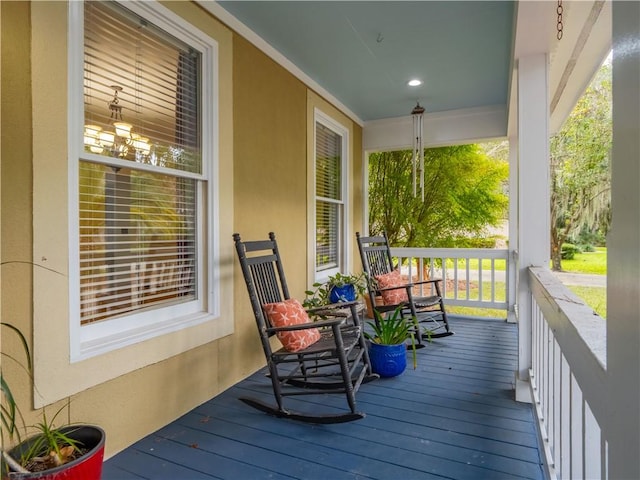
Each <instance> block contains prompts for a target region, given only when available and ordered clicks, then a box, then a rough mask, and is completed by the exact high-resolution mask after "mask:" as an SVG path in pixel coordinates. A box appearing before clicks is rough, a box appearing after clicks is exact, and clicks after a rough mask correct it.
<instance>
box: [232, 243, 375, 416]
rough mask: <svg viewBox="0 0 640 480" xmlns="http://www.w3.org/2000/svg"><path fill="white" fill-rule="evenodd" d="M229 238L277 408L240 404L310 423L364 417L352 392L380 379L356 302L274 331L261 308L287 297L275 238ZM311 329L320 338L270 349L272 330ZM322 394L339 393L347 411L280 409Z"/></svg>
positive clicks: (257, 402)
mask: <svg viewBox="0 0 640 480" xmlns="http://www.w3.org/2000/svg"><path fill="white" fill-rule="evenodd" d="M233 238H234V241H235V245H236V251H237V253H238V259H239V260H240V266H241V268H242V274H243V276H244V279H245V282H246V285H247V290H248V293H249V299H250V300H251V306H252V309H253V314H254V316H255V320H256V324H257V327H258V333H259V334H260V340H261V342H262V348H263V350H264V354H265V357H266V361H267V368H268V376H269V377H270V378H271V383H272V386H273V394H274V396H275V400H276V404H277V405H276V406H273V405H269V404H267V403H265V402H262V401H260V400H257V399H255V398H241V399H240V400H242V401H243V402H245V403H247V404H248V405H250V406H252V407H254V408H257V409H259V410H261V411H263V412H266V413H268V414H271V415H275V416H277V417H285V418H291V419H294V420H300V421H303V422H309V423H324V424H328V423H342V422H349V421H352V420H358V419H361V418H363V417H364V413H361V412H358V411H357V410H356V400H355V394H356V392H357V390H358V389H359V387H360V385H361V384H362V383H363V382H368V381H371V380H373V379H376V378H379V377H378V375H376V374H374V373H372V371H371V363H370V361H369V354H368V352H367V347H366V343H365V339H364V335H363V327H362V324H361V321H360V312H359V311H358V309H357V308H356V307H357V305H358V304H357V302H343V303H339V304H334V305H325V306H323V307H319V309H321V310H322V311H321V312H320V314H321V318H322V320H318V321H315V322H310V323H302V324H298V325H290V326H280V327H274V326H273V325H271V322H270V318H269V315H267V313H266V311H265V307H264V306H265V305H268V304H278V303H279V302H284V301H285V300H288V299H290V296H289V290H288V288H287V283H286V280H285V276H284V269H283V267H282V261H281V258H280V253H279V251H278V245H277V243H276V239H275V235H274V234H273V232H271V233H269V239H268V240H258V241H242V240H241V239H240V235H239V234H237V233H236V234H234V235H233ZM319 309H311V310H308V312H309V313H313V311H314V310H319ZM316 328H318V329H319V332H320V339H319V340H318V341H316V342H315V343H313V344H311V345H309V346H307V347H306V348H304V349H302V350H298V351H295V352H292V351H288V350H286V349H285V348H280V349H277V350H274V349H272V345H271V341H270V338H271V337H272V336H273V335H275V334H276V333H277V332H280V333H282V332H291V331H300V330H305V329H316ZM322 393H344V394H345V395H346V397H347V402H348V405H349V409H350V412H349V413H338V414H335V413H326V414H316V413H315V412H313V413H311V414H307V413H300V412H294V411H292V410H289V409H287V408H285V407H284V397H287V396H291V395H313V394H315V395H317V394H322Z"/></svg>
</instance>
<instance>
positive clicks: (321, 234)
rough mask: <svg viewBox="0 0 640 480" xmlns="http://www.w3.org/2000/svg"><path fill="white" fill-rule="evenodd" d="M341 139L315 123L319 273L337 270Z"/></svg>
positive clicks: (340, 214) (340, 194) (340, 213)
mask: <svg viewBox="0 0 640 480" xmlns="http://www.w3.org/2000/svg"><path fill="white" fill-rule="evenodd" d="M341 170H342V137H341V136H340V135H339V134H337V133H336V132H334V131H332V130H331V129H329V128H327V127H326V126H324V125H323V124H321V123H319V122H316V270H317V271H323V270H328V269H333V268H338V267H339V265H340V238H341V225H342V209H343V207H342V171H341Z"/></svg>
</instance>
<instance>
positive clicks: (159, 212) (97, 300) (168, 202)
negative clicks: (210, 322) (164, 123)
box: [79, 161, 197, 324]
mask: <svg viewBox="0 0 640 480" xmlns="http://www.w3.org/2000/svg"><path fill="white" fill-rule="evenodd" d="M79 178H80V185H79V189H80V190H79V194H80V205H79V207H80V211H79V217H80V297H81V299H80V303H81V323H82V324H87V323H91V322H95V321H98V320H103V319H106V318H111V317H114V316H120V315H124V314H127V313H130V312H133V311H138V310H142V309H150V308H157V307H159V306H165V305H168V304H175V303H180V302H185V301H190V300H193V299H195V298H196V252H197V245H196V216H197V212H196V205H197V203H196V193H197V184H196V181H195V180H192V179H184V178H178V177H172V176H168V175H161V174H157V173H150V172H144V171H138V170H134V169H114V168H112V167H109V166H106V165H102V164H93V163H89V162H84V161H82V162H80V171H79Z"/></svg>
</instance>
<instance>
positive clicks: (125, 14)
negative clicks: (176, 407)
mask: <svg viewBox="0 0 640 480" xmlns="http://www.w3.org/2000/svg"><path fill="white" fill-rule="evenodd" d="M78 3H81V4H83V5H82V7H80V8H81V9H82V12H83V17H82V18H84V28H83V36H82V37H83V61H82V67H81V68H82V72H83V73H82V78H83V82H82V90H83V91H82V95H83V102H82V104H83V105H82V110H83V115H82V118H83V119H84V123H83V125H82V126H80V125H77V127H78V129H77V130H76V132H77V133H76V134H75V135H77V137H76V136H72V137H71V138H72V143H73V145H75V146H76V147H77V148H76V150H75V151H76V152H77V155H76V156H75V158H73V157H72V159H71V169H72V175H71V176H72V178H73V180H74V182H73V184H75V185H77V186H76V188H77V191H76V192H75V195H76V197H75V198H73V201H72V209H73V208H74V207H73V205H76V208H75V211H74V214H75V215H74V217H75V218H74V223H75V228H76V230H75V235H73V236H72V252H71V256H72V258H73V259H75V261H76V263H75V271H74V272H73V274H74V276H75V280H76V281H75V291H74V290H73V289H74V287H73V284H72V293H71V295H72V301H71V309H72V317H75V319H76V321H77V322H78V323H79V325H80V326H81V328H80V334H79V337H80V338H79V339H78V340H79V344H80V345H79V348H77V349H75V350H74V345H73V342H72V357H76V358H82V357H83V356H90V355H93V354H97V353H100V352H102V351H108V350H110V349H113V348H117V347H118V346H124V345H127V344H131V343H135V342H136V341H140V340H143V339H146V338H150V337H151V336H155V335H159V334H162V333H165V332H168V331H172V330H175V329H176V328H183V327H185V326H188V325H190V324H193V322H194V320H202V318H203V317H204V316H206V314H210V313H212V312H213V311H214V309H215V306H214V305H213V295H212V294H211V292H212V291H213V286H212V285H211V278H212V277H211V275H210V274H209V273H208V270H209V267H208V266H207V264H206V260H207V257H208V255H209V254H210V250H211V246H212V241H213V235H214V232H215V225H213V221H212V218H211V215H210V212H211V202H212V201H214V194H215V192H216V188H215V186H214V185H213V182H212V180H213V179H212V174H213V171H214V168H213V166H214V164H215V162H214V158H213V157H214V149H213V148H212V145H213V142H212V141H211V139H209V138H206V137H205V135H203V132H204V131H207V132H212V131H214V128H213V127H214V125H213V117H214V115H213V112H214V109H215V108H216V106H215V105H214V103H215V101H214V100H215V98H214V97H215V96H214V95H213V94H212V87H211V84H212V83H213V81H214V78H213V72H214V69H213V64H214V60H215V58H214V52H215V45H214V42H213V41H212V40H211V39H209V38H208V37H206V38H198V36H197V35H194V34H193V33H192V32H190V31H189V29H188V28H187V26H186V25H185V26H181V24H180V23H179V22H173V21H172V19H171V18H170V17H171V16H170V15H169V14H168V13H167V11H166V10H165V9H164V8H163V7H159V6H157V5H156V4H155V2H153V3H148V2H131V3H123V4H120V3H116V2H78ZM75 8H78V7H77V6H76V7H75ZM71 111H72V112H73V108H71ZM70 124H72V122H71V121H70ZM72 126H73V125H72ZM80 129H81V130H82V133H80V131H79V130H80ZM80 142H82V143H81V145H80ZM71 150H72V151H73V149H71ZM71 228H72V232H73V231H74V230H73V225H72V226H71ZM76 331H77V329H76ZM72 332H73V329H72ZM72 336H73V333H72ZM74 351H75V355H74V354H73V353H74Z"/></svg>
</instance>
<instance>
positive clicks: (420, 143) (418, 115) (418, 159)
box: [411, 103, 424, 201]
mask: <svg viewBox="0 0 640 480" xmlns="http://www.w3.org/2000/svg"><path fill="white" fill-rule="evenodd" d="M423 113H424V108H423V107H421V106H420V103H417V104H416V106H415V107H414V108H413V110H412V111H411V115H412V117H413V159H412V172H411V173H412V178H413V196H414V197H416V196H417V193H418V192H417V184H418V174H420V194H421V197H422V200H423V201H424V139H423V132H424V128H423Z"/></svg>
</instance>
